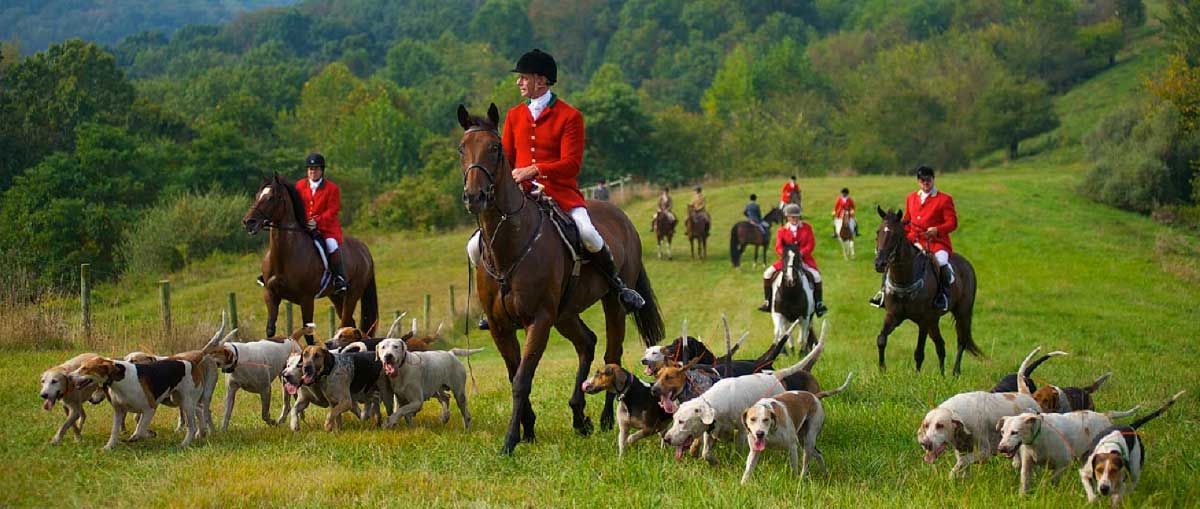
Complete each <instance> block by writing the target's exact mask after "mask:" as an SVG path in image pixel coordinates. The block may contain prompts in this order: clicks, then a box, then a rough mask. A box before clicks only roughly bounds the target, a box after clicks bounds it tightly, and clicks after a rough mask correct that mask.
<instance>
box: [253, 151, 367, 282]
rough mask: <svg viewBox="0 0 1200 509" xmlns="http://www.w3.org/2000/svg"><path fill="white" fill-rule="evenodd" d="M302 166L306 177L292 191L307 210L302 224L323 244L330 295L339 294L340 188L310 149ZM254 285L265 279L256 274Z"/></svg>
mask: <svg viewBox="0 0 1200 509" xmlns="http://www.w3.org/2000/svg"><path fill="white" fill-rule="evenodd" d="M304 167H305V168H306V169H307V171H308V176H306V177H304V178H302V179H300V180H297V181H296V191H297V192H299V193H300V198H301V199H302V200H303V201H304V211H305V212H307V213H308V222H307V224H305V226H306V227H307V228H308V231H309V232H312V234H313V237H319V239H318V241H319V242H321V243H322V244H323V245H324V246H325V254H326V255H328V257H329V272H330V274H331V275H332V276H333V280H332V281H330V284H332V285H333V294H334V295H341V294H343V293H345V292H346V287H347V284H346V270H345V268H344V267H343V266H342V253H341V252H340V251H338V247H340V246H341V245H342V243H343V242H342V224H341V222H339V221H338V213H339V212H341V210H342V190H341V189H339V188H338V186H337V184H334V183H333V182H332V181H330V180H329V179H327V178H325V156H323V155H321V154H319V153H317V152H313V153H311V154H309V155H308V157H306V158H304ZM258 285H259V286H265V285H266V282H265V281H263V277H262V275H261V274H260V275H259V276H258Z"/></svg>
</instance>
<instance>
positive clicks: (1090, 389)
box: [1083, 372, 1112, 394]
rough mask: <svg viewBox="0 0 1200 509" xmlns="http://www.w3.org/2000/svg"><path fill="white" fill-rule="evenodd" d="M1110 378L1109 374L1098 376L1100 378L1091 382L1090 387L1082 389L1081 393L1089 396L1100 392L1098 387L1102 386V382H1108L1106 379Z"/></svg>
mask: <svg viewBox="0 0 1200 509" xmlns="http://www.w3.org/2000/svg"><path fill="white" fill-rule="evenodd" d="M1111 376H1112V373H1111V372H1110V373H1105V374H1103V375H1100V378H1097V379H1096V381H1095V382H1092V385H1089V386H1087V387H1084V388H1083V391H1084V392H1086V393H1088V394H1091V393H1093V392H1096V391H1097V390H1100V386H1101V385H1103V384H1104V382H1106V381H1108V378H1109V377H1111Z"/></svg>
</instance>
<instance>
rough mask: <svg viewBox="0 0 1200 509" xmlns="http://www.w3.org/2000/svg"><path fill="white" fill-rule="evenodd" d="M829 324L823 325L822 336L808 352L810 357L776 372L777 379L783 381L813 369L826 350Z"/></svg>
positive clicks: (823, 323)
mask: <svg viewBox="0 0 1200 509" xmlns="http://www.w3.org/2000/svg"><path fill="white" fill-rule="evenodd" d="M827 323H828V322H822V323H821V336H820V337H819V338H817V345H816V346H814V347H813V349H812V351H811V352H808V355H805V356H804V358H803V359H800V362H797V363H795V364H793V365H791V366H788V367H786V368H784V369H781V370H779V371H776V372H775V378H776V379H778V380H783V379H784V378H787V377H789V376H792V375H794V374H796V373H799V372H801V371H808V369H806V368H811V367H812V365H813V364H814V363H816V362H817V358H818V357H820V356H821V351H822V350H825V329H826V328H827V327H826V324H827Z"/></svg>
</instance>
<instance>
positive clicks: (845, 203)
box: [833, 195, 854, 217]
mask: <svg viewBox="0 0 1200 509" xmlns="http://www.w3.org/2000/svg"><path fill="white" fill-rule="evenodd" d="M843 209H850V215H854V198H851V197H849V196H847V197H845V198H843V197H842V196H841V195H838V198H837V201H836V202H834V203H833V217H838V216H840V215H842V210H843Z"/></svg>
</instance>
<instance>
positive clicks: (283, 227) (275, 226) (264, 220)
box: [250, 182, 308, 233]
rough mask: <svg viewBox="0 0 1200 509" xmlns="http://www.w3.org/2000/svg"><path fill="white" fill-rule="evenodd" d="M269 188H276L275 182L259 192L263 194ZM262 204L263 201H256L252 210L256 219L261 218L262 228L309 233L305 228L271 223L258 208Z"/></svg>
mask: <svg viewBox="0 0 1200 509" xmlns="http://www.w3.org/2000/svg"><path fill="white" fill-rule="evenodd" d="M268 186H271V187H274V186H275V182H270V183H268V184H266V185H264V186H263V187H261V188H259V192H260V193H261V192H262V190H263V188H266V187H268ZM273 194H274V190H272V195H273ZM260 203H261V201H260V200H255V201H254V207H253V208H251V209H250V210H253V211H254V215H255V216H256V218H261V219H260V220H261V221H262V227H263V228H264V229H267V230H271V229H275V230H288V231H293V232H304V233H308V229H307V228H304V227H303V226H291V225H286V224H275V222H274V221H271V219H270V218H268V217H267V215H266V214H264V213H263V211H262V210H260V209H259V208H258V206H259V204H260ZM294 206H295V205H293V207H294Z"/></svg>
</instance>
